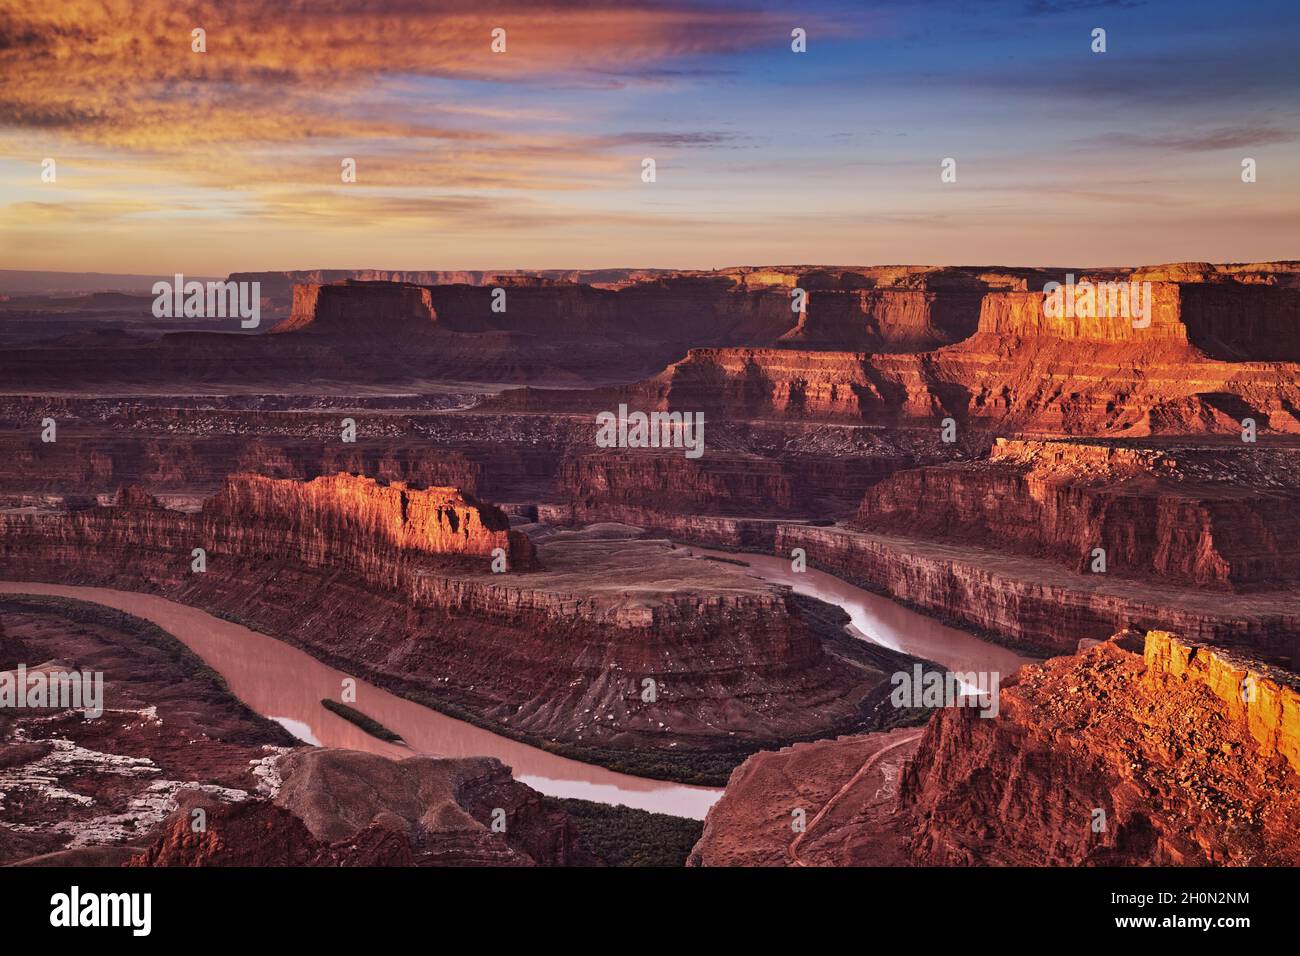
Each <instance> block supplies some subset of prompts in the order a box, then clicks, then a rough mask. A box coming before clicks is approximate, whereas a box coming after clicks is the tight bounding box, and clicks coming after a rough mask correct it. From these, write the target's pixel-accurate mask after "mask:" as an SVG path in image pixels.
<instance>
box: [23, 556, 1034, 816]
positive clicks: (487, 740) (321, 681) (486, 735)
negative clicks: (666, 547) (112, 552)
mask: <svg viewBox="0 0 1300 956" xmlns="http://www.w3.org/2000/svg"><path fill="white" fill-rule="evenodd" d="M691 550H693V551H695V552H696V553H697V554H702V555H703V554H712V553H714V552H709V551H707V550H704V549H699V548H692V549H691ZM721 556H724V557H728V558H731V559H733V560H734V559H737V558H739V559H743V560H744V561H746V562H747V563H748V564H749V565H750V567H749V572H750V573H752V574H754V575H755V576H757V577H761V578H763V579H765V580H769V581H773V582H775V583H778V584H789V585H791V586H793V587H794V589H795V590H796V592H798V593H801V594H810V595H812V596H815V597H818V598H821V599H822V600H824V601H828V602H831V603H834V604H838V605H840V606H841V607H843V608H844V609H845V611H847V612H848V613H849V614H850V616H851V617H852V619H853V623H852V625H851V630H852V631H853V632H854V633H856V634H857V635H858V636H859V637H862V638H864V639H866V640H872V641H875V642H877V643H880V644H883V645H885V646H887V647H892V648H896V649H898V650H903V651H907V652H908V653H911V654H915V655H917V656H920V657H926V658H929V659H930V660H933V661H936V662H937V663H940V664H944V665H945V666H948V667H950V668H953V669H957V668H958V667H960V668H962V669H967V670H981V669H984V670H989V669H993V670H1001V671H1002V672H1003V673H1011V672H1012V671H1014V670H1015V669H1016V666H1018V665H1019V663H1020V662H1021V660H1022V659H1021V658H1019V657H1017V656H1016V655H1015V654H1013V653H1012V652H1011V651H1008V650H1006V649H1004V648H1000V647H997V646H996V645H994V644H989V643H987V642H985V641H981V640H979V639H977V638H975V637H972V636H971V635H969V634H965V633H964V632H962V631H959V630H955V629H954V628H950V627H946V626H944V625H942V624H939V623H938V622H936V621H934V620H932V619H930V618H927V617H924V616H923V615H920V614H917V613H915V612H913V611H909V610H908V609H906V608H904V607H901V606H899V605H897V604H894V603H892V602H891V601H889V600H887V599H885V598H882V597H878V596H877V595H874V594H870V593H869V592H866V591H863V590H862V589H860V588H856V587H853V586H852V585H850V584H846V583H844V582H843V581H840V580H838V579H837V578H834V577H832V576H831V575H828V574H823V573H821V572H818V571H811V570H810V571H807V572H803V573H800V574H795V573H793V572H791V570H790V563H789V562H788V561H785V560H783V559H780V558H775V557H766V556H763V555H749V554H746V555H738V556H737V555H721ZM0 593H28V594H48V595H56V596H59V597H68V598H75V599H77V600H81V601H90V602H93V603H96V604H102V605H104V606H105V607H111V608H115V609H117V610H120V611H125V612H127V613H129V614H134V615H136V616H137V617H141V618H144V619H145V620H147V621H151V622H152V623H154V624H156V625H158V626H159V627H161V628H162V629H163V630H165V631H167V632H168V633H170V634H172V635H174V636H175V637H176V638H178V639H179V640H180V641H181V642H182V643H184V644H185V645H186V646H187V647H189V648H190V649H191V650H192V651H193V652H194V653H195V654H197V655H198V656H199V657H201V658H202V659H203V660H204V661H205V662H206V663H207V664H208V665H209V666H210V667H211V668H212V669H213V670H215V671H217V672H218V673H219V674H221V676H222V677H223V678H225V680H226V683H227V684H228V685H229V687H230V690H231V692H232V693H233V694H235V696H237V697H238V698H239V699H240V700H242V701H243V702H244V703H245V704H246V705H248V706H249V707H250V708H252V709H253V710H255V711H257V712H258V713H259V714H262V715H263V716H265V717H269V718H271V719H273V720H276V721H278V722H279V723H280V724H282V725H283V726H284V727H286V728H287V729H288V730H289V731H290V732H291V733H293V734H294V735H295V736H297V737H298V738H299V739H301V740H303V741H306V742H307V743H311V744H316V745H320V746H327V747H346V748H350V749H354V750H366V751H371V752H374V753H380V754H384V755H387V756H392V757H403V756H410V755H411V753H412V752H416V753H422V754H432V755H437V756H444V757H469V756H493V757H498V758H500V759H501V760H502V761H503V762H504V763H506V764H507V765H509V766H510V767H512V768H513V769H514V774H515V777H516V778H517V779H519V780H521V781H522V782H524V783H526V784H528V785H529V786H531V787H533V788H535V789H537V790H539V791H541V792H542V793H546V794H550V795H552V796H558V797H580V798H582V799H584V800H594V801H598V802H600V803H608V804H620V803H621V804H625V805H626V806H629V807H635V808H638V809H642V810H653V811H657V812H660V813H671V814H674V815H677V816H683V817H692V818H694V819H703V817H704V815H705V814H706V813H707V812H708V809H709V807H711V806H712V805H713V804H714V802H715V801H717V799H718V798H719V797H720V796H721V794H722V791H721V790H719V789H715V788H711V787H692V786H685V785H683V784H675V783H667V782H664V781H658V780H647V779H644V778H641V777H633V776H629V775H627V774H621V773H615V772H613V771H610V770H605V769H603V768H601V767H596V766H593V765H591V764H585V763H581V762H579V761H576V760H570V759H567V758H565V757H560V756H557V755H555V754H552V753H548V752H546V751H544V750H539V749H537V748H536V747H530V746H528V745H527V744H523V743H519V742H517V741H514V740H510V739H509V738H506V737H501V736H498V735H497V734H494V733H492V732H490V731H487V730H483V729H482V728H479V727H475V726H474V725H472V724H468V723H465V722H464V721H460V720H456V719H454V718H451V717H447V716H445V715H443V714H440V713H438V712H437V711H433V710H430V709H428V708H427V707H423V706H421V705H419V704H416V703H413V702H411V701H408V700H405V699H403V698H401V697H398V696H396V695H394V694H391V693H389V692H388V691H386V690H383V689H382V688H379V687H375V686H373V685H371V684H368V683H366V682H364V681H357V697H356V704H355V706H356V708H357V709H359V710H361V711H363V712H364V713H366V714H368V715H369V716H370V717H372V718H374V719H375V720H377V721H379V723H381V724H383V725H384V726H385V727H387V728H389V729H390V730H392V731H393V732H395V733H397V734H398V735H400V736H401V738H402V739H403V740H404V741H405V742H406V744H407V745H408V746H402V745H400V744H394V743H388V742H385V741H382V740H379V739H377V738H375V737H372V736H370V735H369V734H367V733H365V732H364V731H362V730H361V729H360V728H358V727H356V726H355V725H354V724H352V723H350V722H349V721H347V720H345V719H343V718H342V717H339V716H338V715H336V714H333V713H331V712H330V711H328V710H326V709H325V708H324V707H322V706H321V703H320V702H321V700H322V699H325V698H333V699H338V695H339V690H340V687H341V681H342V680H343V679H344V678H345V677H347V676H348V675H347V674H345V673H343V672H342V671H338V670H335V669H334V668H332V667H328V666H326V665H325V664H322V663H321V662H319V661H317V660H316V659H315V658H313V657H311V656H310V655H309V654H306V653H305V652H303V651H300V650H298V649H297V648H294V647H291V646H289V645H288V644H285V643H283V642H282V641H278V640H276V639H274V638H272V637H268V636H267V635H265V634H259V633H257V632H256V631H251V630H249V629H248V628H246V627H242V626H241V625H239V624H235V623H233V622H231V621H225V620H222V619H221V618H218V617H214V616H212V615H211V614H208V613H206V612H205V611H201V610H198V609H197V608H192V607H188V606H186V605H183V604H178V603H176V602H174V601H169V600H167V599H166V598H161V597H157V596H154V595H151V594H140V593H136V592H132V591H116V590H112V589H108V588H95V587H81V586H69V585H57V584H33V583H29V582H22V581H18V582H0Z"/></svg>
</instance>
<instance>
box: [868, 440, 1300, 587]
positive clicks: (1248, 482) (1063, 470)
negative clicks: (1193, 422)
mask: <svg viewBox="0 0 1300 956" xmlns="http://www.w3.org/2000/svg"><path fill="white" fill-rule="evenodd" d="M854 523H855V526H856V527H860V528H864V529H867V530H873V531H881V532H885V533H894V534H907V535H917V536H922V537H926V538H931V539H937V540H943V541H951V542H964V543H969V544H975V545H979V544H982V543H985V542H987V541H990V540H993V539H996V540H997V541H999V542H1000V544H1001V546H1002V547H1003V548H1004V549H1009V550H1014V551H1018V552H1020V553H1024V554H1030V555H1037V556H1045V557H1048V558H1051V559H1052V560H1055V561H1059V562H1060V563H1062V564H1064V565H1065V566H1066V567H1069V568H1070V569H1072V570H1074V571H1078V572H1085V571H1088V570H1089V568H1090V567H1091V565H1092V563H1093V561H1094V556H1093V551H1094V549H1096V548H1101V549H1103V550H1104V552H1105V555H1104V557H1105V561H1106V573H1108V574H1117V575H1121V576H1127V577H1137V578H1141V579H1143V580H1153V579H1154V580H1167V581H1169V582H1171V583H1178V584H1183V585H1196V586H1200V587H1211V588H1218V589H1223V590H1251V589H1278V588H1284V587H1287V586H1289V585H1290V584H1292V583H1293V582H1295V581H1296V580H1300V448H1296V447H1292V446H1276V447H1267V448H1261V447H1252V446H1250V445H1247V444H1245V443H1236V444H1235V445H1227V444H1223V445H1204V446H1200V447H1198V446H1196V445H1193V444H1191V443H1189V442H1182V443H1180V444H1179V445H1178V446H1175V447H1170V448H1162V447H1160V446H1159V445H1152V444H1150V443H1147V444H1146V445H1145V446H1131V447H1130V446H1123V445H1113V444H1094V443H1084V442H1079V441H1074V442H1053V441H1017V440H1004V439H998V440H997V442H996V443H995V444H994V446H993V448H992V450H991V452H990V454H989V456H988V457H987V459H984V460H980V461H970V462H960V463H953V464H945V465H936V466H930V467H925V468H917V469H910V470H905V471H900V472H896V473H895V474H893V475H891V476H890V477H888V478H886V479H885V480H883V481H881V482H880V483H878V484H875V485H873V486H872V487H870V488H869V489H868V490H867V493H866V495H865V496H864V498H863V501H862V504H861V507H860V508H859V510H858V514H857V518H856V520H855V522H854Z"/></svg>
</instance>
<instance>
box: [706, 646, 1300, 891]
mask: <svg viewBox="0 0 1300 956" xmlns="http://www.w3.org/2000/svg"><path fill="white" fill-rule="evenodd" d="M1243 689H1246V693H1243ZM1298 742H1300V697H1298V696H1297V684H1296V678H1295V677H1294V675H1292V674H1290V673H1289V672H1283V671H1278V670H1276V669H1273V668H1270V667H1268V666H1266V665H1263V664H1261V663H1259V662H1258V661H1255V660H1253V659H1250V658H1248V657H1242V656H1238V655H1236V654H1235V653H1234V652H1230V651H1227V650H1224V649H1222V648H1216V647H1211V646H1209V645H1204V644H1197V643H1195V642H1190V641H1187V640H1185V639H1183V638H1180V637H1177V636H1175V635H1172V634H1170V633H1168V632H1165V631H1151V632H1149V633H1147V634H1146V635H1145V638H1144V637H1143V636H1142V635H1141V634H1139V633H1137V632H1124V633H1122V634H1119V635H1116V636H1115V637H1114V638H1113V639H1111V640H1109V641H1106V642H1102V643H1099V644H1097V645H1096V646H1094V647H1092V648H1090V649H1088V650H1086V651H1084V652H1082V653H1080V654H1078V655H1074V656H1070V657H1058V658H1053V659H1052V660H1048V661H1046V662H1044V663H1042V664H1030V665H1026V666H1024V667H1022V668H1021V669H1020V670H1019V672H1018V673H1017V674H1015V675H1014V676H1013V675H1007V674H1004V675H1002V683H1001V687H1000V693H999V711H998V714H997V715H996V716H995V717H990V718H986V717H981V716H979V712H978V711H977V710H975V709H973V708H967V707H945V708H939V709H938V710H937V711H936V712H935V714H934V715H933V716H932V717H931V718H930V721H929V723H928V724H927V725H926V727H925V728H924V730H923V731H917V730H914V729H910V728H908V729H899V730H894V731H891V732H889V733H872V734H864V735H858V736H852V737H841V738H839V739H836V740H818V741H814V742H811V743H803V744H797V745H795V746H793V747H789V748H785V749H783V750H780V751H777V752H762V753H757V754H754V755H753V756H752V757H750V758H749V759H748V760H746V761H745V763H744V764H742V765H741V766H740V767H738V768H736V770H735V771H734V772H733V773H732V775H731V780H730V781H729V782H728V784H727V789H726V792H725V793H724V794H723V796H722V799H721V800H719V801H718V803H716V804H715V805H714V807H713V808H712V810H710V812H709V815H708V818H707V820H706V821H705V827H704V833H703V835H702V837H701V839H700V841H699V843H698V844H697V845H696V847H695V849H694V850H693V851H692V854H691V858H690V863H691V864H692V865H703V866H734V865H750V866H754V865H758V866H791V865H794V866H853V865H857V866H882V865H883V866H896V865H900V864H901V865H906V864H908V863H911V864H913V865H923V866H936V865H937V866H972V865H974V866H999V865H1011V866H1153V865H1154V866H1206V865H1215V866H1233V865H1236V866H1242V865H1246V866H1269V865H1280V866H1294V865H1295V864H1296V862H1297V860H1300V848H1297V846H1296V842H1295V834H1296V833H1297V832H1300V774H1298V773H1297V768H1298V767H1300V754H1298V752H1297V743H1298ZM798 811H802V812H803V817H804V819H805V821H806V824H805V829H804V832H803V833H796V832H794V831H793V830H792V827H791V816H792V814H793V813H796V812H798Z"/></svg>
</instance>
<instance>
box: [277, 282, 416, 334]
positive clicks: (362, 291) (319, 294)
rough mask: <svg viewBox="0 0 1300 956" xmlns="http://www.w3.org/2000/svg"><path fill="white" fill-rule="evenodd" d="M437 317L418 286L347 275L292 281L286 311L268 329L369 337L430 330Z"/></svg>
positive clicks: (278, 331)
mask: <svg viewBox="0 0 1300 956" xmlns="http://www.w3.org/2000/svg"><path fill="white" fill-rule="evenodd" d="M437 322H438V313H437V311H436V310H435V309H434V307H433V299H432V298H431V296H430V294H429V290H428V289H426V288H424V287H423V286H418V285H409V284H407V283H399V282H357V281H353V280H350V279H349V280H345V281H343V282H334V283H329V284H326V285H321V284H317V283H298V284H296V285H294V287H293V309H292V311H291V312H290V313H289V317H288V318H287V319H285V320H284V321H283V322H281V323H279V324H278V325H276V326H275V327H274V328H273V329H271V330H270V331H271V332H272V333H283V332H310V333H313V334H316V335H328V336H355V335H361V336H365V337H366V338H368V339H373V338H376V337H382V336H385V335H389V334H399V335H400V334H412V333H414V334H420V333H427V332H431V331H433V330H434V328H435V327H436V325H437Z"/></svg>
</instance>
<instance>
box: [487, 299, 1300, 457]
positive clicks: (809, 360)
mask: <svg viewBox="0 0 1300 956" xmlns="http://www.w3.org/2000/svg"><path fill="white" fill-rule="evenodd" d="M1102 301H1103V302H1105V303H1106V304H1105V305H1104V306H1099V307H1098V308H1097V309H1096V310H1095V311H1092V312H1088V313H1086V314H1084V315H1081V316H1080V315H1065V314H1062V315H1059V316H1055V315H1053V316H1049V315H1048V310H1047V308H1046V302H1047V297H1046V296H1045V295H1044V293H1042V292H1040V291H1014V290H1004V289H995V290H990V291H988V292H987V293H985V294H984V295H983V296H982V299H981V301H980V309H979V318H978V323H977V326H976V328H975V330H974V334H972V335H970V336H969V337H966V338H964V339H961V340H960V341H957V342H955V344H952V345H949V346H947V347H944V348H940V349H937V350H934V351H927V352H920V353H915V354H884V353H887V352H888V351H889V349H888V348H886V347H884V346H881V348H880V351H877V352H863V351H802V350H798V351H797V350H793V349H788V350H781V349H763V348H735V347H726V348H695V349H692V350H691V351H690V352H689V353H688V354H687V355H686V357H685V358H684V359H682V360H680V361H678V362H675V363H673V364H672V365H670V366H669V367H668V368H667V369H666V370H665V371H664V372H662V373H661V374H660V375H658V376H656V377H655V378H653V379H650V380H647V381H645V382H641V383H639V384H637V385H634V386H628V387H624V388H620V389H607V390H597V391H596V392H595V393H592V394H590V395H577V394H572V393H570V394H567V395H566V394H563V393H534V392H529V393H527V394H520V395H511V394H508V395H507V396H505V397H504V398H503V400H502V403H503V405H505V406H506V407H512V406H513V407H528V408H532V409H539V410H540V409H548V408H557V409H558V408H566V409H568V408H576V407H582V408H587V407H593V406H592V403H593V402H594V403H596V405H598V406H599V407H613V404H611V403H617V402H619V401H626V402H627V403H628V404H629V406H633V405H635V406H637V407H643V408H651V409H655V408H664V409H673V410H680V411H705V412H711V413H713V414H715V415H716V416H720V417H733V416H748V417H756V418H789V419H803V420H815V421H855V422H860V423H867V424H874V425H894V426H898V425H910V426H917V427H921V426H924V427H930V428H935V429H937V428H938V425H939V422H940V420H941V419H943V418H946V417H951V418H953V419H955V420H956V422H958V423H959V425H960V427H962V428H963V429H964V428H998V429H1020V430H1027V431H1039V432H1052V433H1056V434H1068V435H1076V434H1078V435H1126V436H1143V435H1150V434H1157V433H1180V434H1192V433H1206V432H1218V433H1231V432H1238V431H1239V430H1240V428H1241V421H1242V419H1243V418H1246V417H1249V418H1253V419H1254V420H1255V421H1256V424H1257V426H1258V428H1259V429H1260V430H1262V431H1274V432H1283V433H1300V412H1297V409H1298V408H1300V385H1298V384H1297V382H1298V381H1300V365H1297V364H1296V362H1297V359H1300V348H1297V347H1296V344H1295V342H1296V339H1295V337H1296V333H1295V332H1294V329H1295V327H1296V322H1295V314H1296V309H1297V302H1298V301H1300V290H1296V289H1293V288H1281V287H1273V286H1268V285H1250V284H1246V283H1236V282H1221V283H1214V284H1211V283H1204V284H1189V285H1182V284H1176V283H1169V282H1156V283H1153V285H1152V288H1151V303H1150V310H1149V311H1150V313H1151V314H1150V316H1145V315H1144V316H1142V317H1141V318H1138V317H1136V316H1134V315H1132V314H1131V313H1130V312H1125V311H1124V310H1123V308H1122V307H1120V306H1118V305H1114V306H1113V305H1111V304H1110V303H1109V297H1108V295H1107V296H1103V297H1102ZM1227 302H1232V303H1234V304H1233V305H1232V306H1231V307H1229V306H1227V305H1226V303H1227ZM1143 311H1146V310H1145V308H1144V310H1143ZM1247 312H1249V317H1247V316H1246V313H1247ZM1225 315H1226V316H1234V315H1240V316H1241V317H1242V321H1241V322H1240V323H1234V322H1233V321H1232V320H1231V319H1230V318H1223V317H1222V316H1225ZM1135 321H1137V323H1138V324H1137V325H1135V324H1134V323H1135ZM909 324H910V320H909V321H904V322H903V323H902V325H903V326H904V327H906V326H908V325H909ZM803 325H804V327H805V330H804V332H800V334H799V335H798V336H794V337H792V338H791V339H790V341H799V342H802V341H803V340H804V339H806V338H807V336H808V335H811V333H810V332H808V331H807V330H808V329H809V328H811V327H812V325H813V320H812V319H811V318H809V319H807V320H806V321H805V322H804V323H803ZM805 333H807V334H805ZM826 341H828V342H829V341H830V339H827V340H826ZM863 347H872V346H871V345H869V344H868V343H867V342H862V343H861V344H858V345H857V346H856V348H858V349H861V348H863ZM1228 359H1231V361H1229V360H1228Z"/></svg>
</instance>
